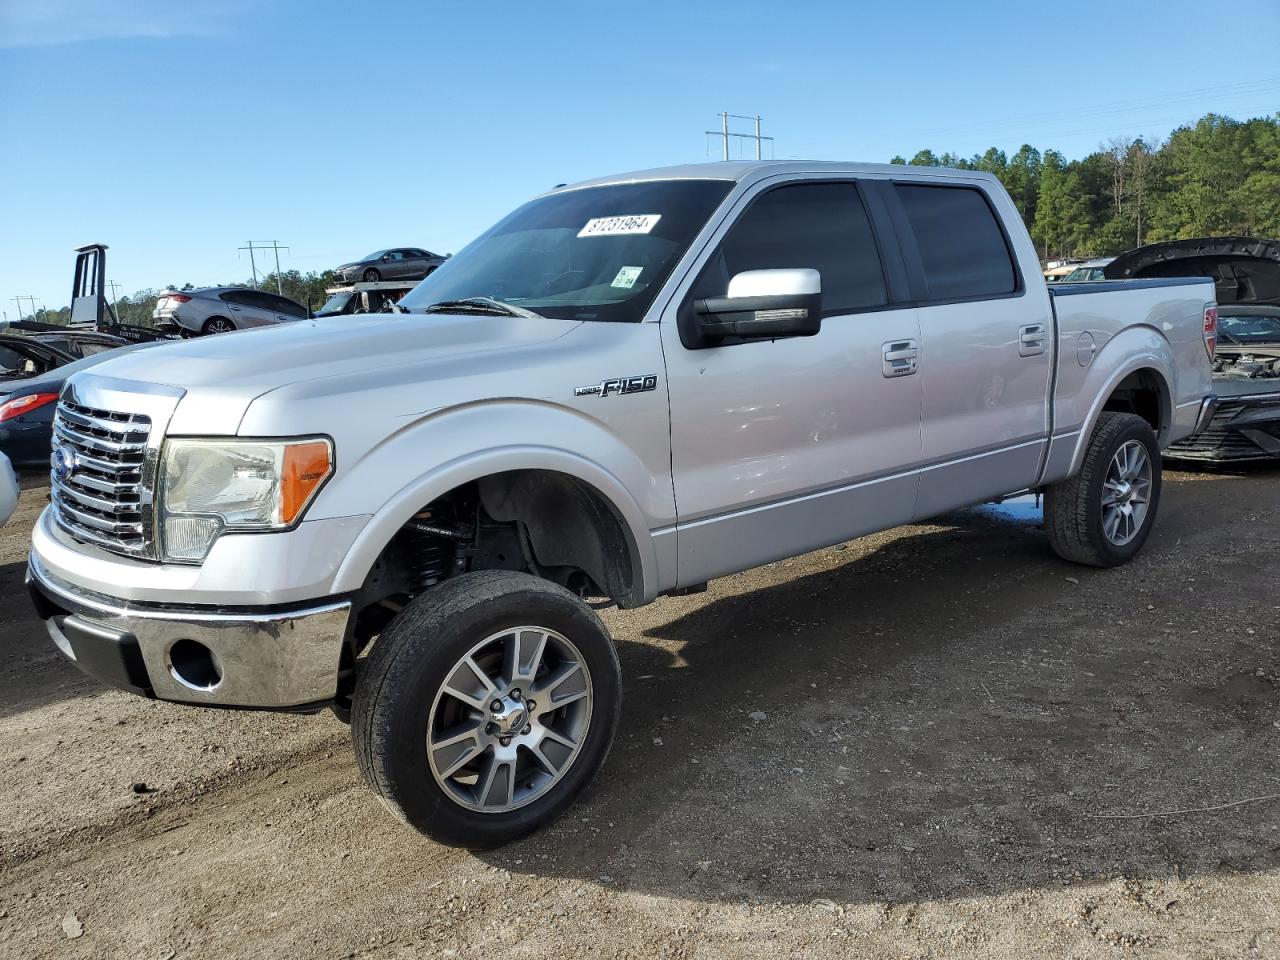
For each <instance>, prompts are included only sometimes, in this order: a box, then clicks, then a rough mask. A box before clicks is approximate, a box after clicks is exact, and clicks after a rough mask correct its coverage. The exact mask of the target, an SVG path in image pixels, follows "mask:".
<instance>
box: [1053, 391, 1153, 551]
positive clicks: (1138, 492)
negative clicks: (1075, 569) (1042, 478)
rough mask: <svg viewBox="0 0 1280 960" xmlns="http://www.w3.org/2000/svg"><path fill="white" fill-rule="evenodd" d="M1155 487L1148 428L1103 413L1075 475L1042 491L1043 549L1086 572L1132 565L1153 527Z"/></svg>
mask: <svg viewBox="0 0 1280 960" xmlns="http://www.w3.org/2000/svg"><path fill="white" fill-rule="evenodd" d="M1160 487H1161V475H1160V448H1159V446H1158V443H1157V441H1156V435H1155V433H1154V431H1152V429H1151V425H1150V424H1149V423H1147V421H1145V420H1143V419H1142V418H1141V417H1139V416H1136V415H1135V414H1132V413H1111V412H1104V413H1103V414H1102V416H1101V417H1099V418H1098V425H1097V426H1096V427H1095V428H1094V430H1093V436H1091V437H1090V438H1089V446H1088V449H1087V450H1086V451H1085V455H1084V463H1083V464H1082V465H1081V467H1080V472H1079V473H1077V474H1076V475H1075V476H1074V477H1071V478H1070V479H1069V480H1064V481H1062V482H1061V483H1057V484H1054V485H1053V486H1051V487H1049V488H1048V489H1046V491H1045V496H1044V522H1045V531H1046V532H1047V533H1048V535H1049V545H1050V546H1051V547H1052V548H1053V551H1054V553H1056V554H1057V555H1058V556H1060V557H1062V559H1064V560H1070V561H1071V562H1072V563H1081V564H1086V565H1088V566H1091V567H1115V566H1119V565H1120V564H1122V563H1126V562H1128V561H1129V560H1132V559H1133V558H1134V557H1135V556H1136V555H1137V553H1138V551H1139V550H1141V549H1142V545H1143V544H1144V543H1146V540H1147V536H1148V534H1150V532H1151V527H1152V525H1153V524H1154V523H1155V518H1156V511H1157V509H1158V508H1159V506H1160Z"/></svg>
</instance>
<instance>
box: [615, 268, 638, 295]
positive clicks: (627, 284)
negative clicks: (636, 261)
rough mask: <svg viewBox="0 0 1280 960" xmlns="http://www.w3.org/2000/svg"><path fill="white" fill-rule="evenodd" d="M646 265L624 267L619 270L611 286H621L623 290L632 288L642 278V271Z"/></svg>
mask: <svg viewBox="0 0 1280 960" xmlns="http://www.w3.org/2000/svg"><path fill="white" fill-rule="evenodd" d="M643 269H644V267H623V268H622V269H621V270H619V271H618V275H617V276H616V277H614V278H613V283H611V284H609V286H611V287H621V288H622V289H623V290H630V289H631V288H632V287H634V286H635V285H636V281H637V280H639V279H640V271H641V270H643Z"/></svg>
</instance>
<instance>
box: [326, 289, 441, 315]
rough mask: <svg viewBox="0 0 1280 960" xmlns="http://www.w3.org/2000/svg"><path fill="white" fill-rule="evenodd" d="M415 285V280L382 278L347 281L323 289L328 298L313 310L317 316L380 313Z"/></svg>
mask: <svg viewBox="0 0 1280 960" xmlns="http://www.w3.org/2000/svg"><path fill="white" fill-rule="evenodd" d="M415 286H417V281H415V280H383V281H382V282H380V283H348V284H344V285H342V286H338V287H329V288H327V289H326V290H325V293H326V294H328V296H329V299H328V300H326V301H325V302H324V305H323V306H322V307H320V309H319V310H317V311H316V312H315V316H317V317H335V316H339V315H347V314H353V313H381V312H382V311H384V310H389V309H390V308H391V305H392V304H395V303H399V302H400V299H401V298H402V297H403V296H404V295H405V294H406V293H408V292H409V291H410V290H412V289H413V288H414V287H415Z"/></svg>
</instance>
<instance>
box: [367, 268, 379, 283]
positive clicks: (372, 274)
mask: <svg viewBox="0 0 1280 960" xmlns="http://www.w3.org/2000/svg"><path fill="white" fill-rule="evenodd" d="M363 277H364V282H365V283H377V282H378V281H379V280H381V279H382V273H381V272H380V271H378V270H376V269H374V268H373V267H370V268H369V269H368V270H366V271H365V272H364V274H363Z"/></svg>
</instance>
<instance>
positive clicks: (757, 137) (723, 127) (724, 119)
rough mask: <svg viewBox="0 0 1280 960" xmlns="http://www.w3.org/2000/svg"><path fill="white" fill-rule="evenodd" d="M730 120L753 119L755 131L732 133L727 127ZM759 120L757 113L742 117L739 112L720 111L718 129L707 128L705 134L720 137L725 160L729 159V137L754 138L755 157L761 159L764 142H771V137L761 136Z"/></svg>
mask: <svg viewBox="0 0 1280 960" xmlns="http://www.w3.org/2000/svg"><path fill="white" fill-rule="evenodd" d="M730 120H753V121H755V125H756V132H755V133H734V132H733V131H731V130H730V129H729V121H730ZM760 122H761V118H760V116H759V115H756V116H754V117H744V116H743V115H742V114H740V113H721V114H720V129H719V130H707V131H706V135H707V136H709V137H719V138H720V139H721V141H722V145H723V150H722V151H721V152H722V155H723V157H724V159H725V160H728V159H729V138H730V137H738V138H740V139H742V140H754V141H755V142H756V159H757V160H763V159H764V149H763V148H764V142H765V141H766V140H768V141H769V142H770V143H773V137H765V136H761V134H760Z"/></svg>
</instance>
